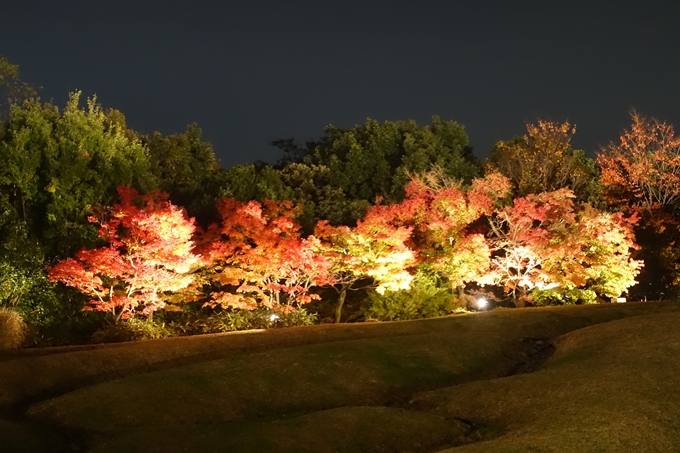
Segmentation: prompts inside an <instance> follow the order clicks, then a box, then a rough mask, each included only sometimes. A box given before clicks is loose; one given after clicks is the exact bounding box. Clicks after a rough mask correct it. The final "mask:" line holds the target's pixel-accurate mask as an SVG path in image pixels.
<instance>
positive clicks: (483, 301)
mask: <svg viewBox="0 0 680 453" xmlns="http://www.w3.org/2000/svg"><path fill="white" fill-rule="evenodd" d="M488 305H489V302H488V301H487V300H486V299H484V298H483V297H480V298H479V299H477V308H478V309H480V310H484V309H485V308H486V307H487V306H488Z"/></svg>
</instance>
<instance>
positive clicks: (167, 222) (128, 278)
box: [48, 187, 198, 322]
mask: <svg viewBox="0 0 680 453" xmlns="http://www.w3.org/2000/svg"><path fill="white" fill-rule="evenodd" d="M118 194H119V197H120V202H119V203H117V204H115V205H114V206H113V207H112V208H110V209H108V210H105V211H103V212H101V213H100V214H99V215H98V216H91V217H90V218H89V220H90V221H91V222H93V223H98V224H99V225H100V228H99V235H100V236H101V237H102V238H104V239H106V240H107V241H108V242H109V245H108V246H106V247H101V248H98V249H93V250H86V249H83V250H81V251H79V252H78V253H77V254H76V256H75V258H68V259H65V260H62V261H60V262H58V263H57V264H56V265H55V266H53V267H51V268H50V269H49V270H48V275H49V278H50V280H52V281H59V282H62V283H64V284H65V285H67V286H72V287H74V288H76V289H78V290H79V291H81V292H82V293H84V294H86V295H88V296H90V297H92V299H91V300H90V306H87V307H85V308H84V309H85V310H92V309H94V310H98V311H105V312H109V313H111V315H112V317H113V320H114V322H117V321H119V320H121V319H126V318H129V317H132V316H135V315H138V314H139V315H143V316H147V317H152V315H153V312H154V311H156V310H158V309H160V308H163V307H164V306H165V300H164V298H163V297H164V294H165V293H168V292H174V291H179V290H181V289H184V288H186V287H188V286H189V285H190V284H191V282H192V281H193V276H192V275H191V274H190V273H189V272H190V271H191V269H192V267H193V266H194V265H196V264H197V263H198V256H196V255H194V254H193V252H192V248H193V243H192V241H191V237H192V235H193V233H194V228H195V227H194V223H193V219H188V218H187V217H186V215H185V212H184V210H182V209H180V208H178V207H176V206H174V205H172V204H171V203H170V202H169V201H168V200H167V196H166V195H164V194H160V193H154V194H149V195H139V194H138V193H137V192H136V191H135V190H134V189H130V188H126V187H119V188H118Z"/></svg>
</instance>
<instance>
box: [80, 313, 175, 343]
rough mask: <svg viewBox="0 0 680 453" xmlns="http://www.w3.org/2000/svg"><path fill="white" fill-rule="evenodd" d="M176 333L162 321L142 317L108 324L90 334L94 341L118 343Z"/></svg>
mask: <svg viewBox="0 0 680 453" xmlns="http://www.w3.org/2000/svg"><path fill="white" fill-rule="evenodd" d="M175 335H176V332H175V331H174V330H173V329H172V328H170V327H168V326H166V325H165V323H162V322H154V321H150V320H148V319H143V318H130V319H128V320H126V321H122V322H118V323H115V324H109V325H107V326H106V327H104V328H102V329H100V330H98V331H96V332H95V333H94V335H92V341H94V342H95V343H120V342H123V341H139V340H155V339H158V338H168V337H173V336H175Z"/></svg>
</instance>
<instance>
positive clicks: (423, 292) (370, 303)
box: [364, 270, 455, 321]
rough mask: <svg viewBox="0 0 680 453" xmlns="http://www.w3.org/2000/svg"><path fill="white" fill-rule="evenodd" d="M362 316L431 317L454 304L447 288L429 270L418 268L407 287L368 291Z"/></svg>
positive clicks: (387, 317)
mask: <svg viewBox="0 0 680 453" xmlns="http://www.w3.org/2000/svg"><path fill="white" fill-rule="evenodd" d="M366 302H367V303H366V308H364V316H365V317H366V319H374V320H378V321H396V320H405V319H418V318H431V317H434V316H443V315H446V314H448V313H450V312H451V311H452V310H453V309H454V308H455V307H454V297H453V295H452V293H451V290H450V289H449V288H448V287H445V286H444V285H443V282H442V281H441V280H440V279H439V278H438V277H437V276H436V275H435V274H433V273H430V272H428V271H425V270H419V271H418V272H417V273H416V275H415V277H414V278H413V281H412V282H411V289H409V290H408V291H396V292H395V291H385V294H384V295H381V294H378V293H377V292H376V291H370V292H369V293H368V296H367V298H366Z"/></svg>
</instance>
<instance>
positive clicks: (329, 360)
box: [0, 303, 680, 453]
mask: <svg viewBox="0 0 680 453" xmlns="http://www.w3.org/2000/svg"><path fill="white" fill-rule="evenodd" d="M649 313H651V314H653V313H660V315H659V316H657V317H656V318H654V319H655V320H656V319H658V320H671V319H674V320H675V321H676V322H677V319H676V318H678V317H680V304H677V303H646V304H618V305H599V306H570V307H550V308H540V309H521V310H520V309H515V310H495V311H492V312H488V313H479V314H471V315H465V316H455V317H447V318H439V319H431V320H419V321H409V322H399V323H378V324H362V325H354V326H312V327H308V328H307V327H305V328H295V329H290V331H289V333H286V332H285V331H279V332H277V333H274V334H271V333H270V332H260V333H257V334H252V335H242V334H241V335H233V336H229V335H227V336H221V337H219V338H218V337H210V338H208V339H201V338H196V339H178V340H174V339H173V340H162V341H158V342H147V343H146V344H140V343H133V344H130V345H118V346H117V347H116V348H100V349H97V350H91V351H80V352H73V353H60V354H56V355H35V354H34V355H33V356H31V355H30V354H28V355H27V356H26V357H24V358H23V360H22V359H21V358H16V357H15V358H13V359H12V360H10V361H5V362H4V363H3V365H6V364H11V366H13V367H15V369H16V370H18V368H16V367H18V366H20V364H22V363H23V364H24V365H28V364H31V363H33V364H38V365H40V366H42V367H44V368H45V369H50V367H53V368H54V369H58V370H59V376H60V378H59V379H56V378H55V379H54V380H52V381H50V380H49V378H45V377H44V378H43V380H38V379H36V380H35V384H31V382H32V381H30V379H29V380H26V381H24V382H23V386H22V387H17V390H16V391H17V392H19V391H20V392H23V394H26V395H31V394H32V392H34V390H31V389H32V388H33V387H31V386H32V385H34V386H35V388H45V386H46V385H47V384H46V382H45V380H47V381H48V383H50V384H51V385H52V386H54V388H58V387H59V385H62V384H63V382H68V379H69V376H74V375H75V373H77V372H78V371H82V372H84V373H94V371H93V369H92V368H89V367H91V366H92V363H93V360H94V363H96V364H99V366H100V367H102V369H103V370H104V371H102V373H101V374H100V375H98V377H97V379H98V380H100V381H102V382H99V383H95V384H93V385H86V386H83V387H81V388H78V389H76V390H74V391H70V392H65V393H63V394H61V395H59V396H56V397H54V398H50V399H47V400H44V401H42V402H39V403H36V404H34V405H32V407H30V409H29V411H28V413H29V415H30V416H31V417H33V418H34V419H35V420H38V421H40V422H43V423H48V424H52V425H53V426H55V427H59V429H62V430H64V431H65V432H77V433H85V442H86V443H87V444H88V445H89V446H90V448H91V449H92V451H111V452H113V451H164V452H169V453H172V452H175V451H177V452H179V451H321V452H323V451H329V452H330V451H348V452H349V451H379V452H382V451H395V452H396V451H399V452H402V451H403V452H407V451H412V452H421V451H422V452H425V451H435V450H437V449H445V448H447V447H452V446H456V445H458V447H457V448H463V449H465V448H481V449H480V450H470V451H532V450H531V448H543V450H540V449H539V450H536V451H569V450H559V449H558V450H550V449H547V450H546V449H545V448H552V446H551V445H552V444H545V443H542V442H543V440H542V439H544V438H545V436H558V437H559V432H560V431H559V430H560V429H561V430H562V432H563V433H564V437H565V439H569V438H571V436H572V434H570V433H573V432H578V431H579V430H580V429H584V427H583V426H582V424H581V422H579V420H581V419H583V420H587V417H583V415H582V414H581V411H586V412H587V411H589V410H590V408H589V406H587V404H590V403H587V404H586V403H584V404H586V405H585V406H583V407H581V406H576V405H574V406H570V407H571V409H569V410H571V411H572V412H573V414H572V416H571V418H567V419H565V420H560V419H559V417H558V416H557V415H558V413H559V412H560V411H559V410H557V409H555V408H556V407H557V406H559V404H560V403H562V402H564V401H571V400H573V401H586V400H583V399H581V400H579V399H578V398H577V396H578V397H579V398H581V397H582V396H583V395H584V394H586V393H584V392H586V389H588V388H589V387H588V385H590V382H591V381H594V382H596V381H597V380H598V379H600V380H601V382H602V386H603V387H604V386H605V383H606V384H607V385H610V386H611V387H612V388H613V389H614V390H612V392H613V393H611V394H608V397H607V398H608V399H607V401H610V403H607V404H609V406H607V405H606V404H605V402H604V400H598V401H602V402H601V403H599V402H598V403H597V405H595V406H593V412H597V413H598V414H600V415H597V416H594V417H595V418H594V419H593V420H598V421H599V422H600V423H603V420H604V419H605V418H606V417H605V414H608V411H616V410H617V409H616V408H617V407H618V403H617V402H616V398H617V395H622V396H621V397H627V395H629V393H630V391H631V390H630V388H629V386H632V385H633V382H632V381H626V382H627V383H624V384H621V385H622V386H623V387H621V386H618V384H617V385H614V383H615V382H616V381H617V375H618V374H619V373H624V370H625V367H623V366H621V367H619V369H617V370H616V372H612V371H610V368H602V367H599V365H600V364H602V363H606V362H605V361H603V358H602V354H604V353H603V352H602V351H603V350H607V349H606V348H605V345H610V346H608V347H614V346H611V345H617V344H618V343H619V337H618V335H619V333H616V331H614V332H609V331H607V330H603V331H602V333H598V332H600V331H599V330H598V329H600V327H601V328H602V329H604V328H605V327H606V326H610V325H618V324H617V323H607V322H608V321H613V320H617V319H621V318H627V317H631V316H637V315H646V314H649ZM645 319H649V318H648V317H647V316H645V317H644V318H643V317H636V318H632V319H630V323H629V324H630V326H632V327H631V328H635V327H636V326H639V328H643V327H642V326H644V329H646V330H648V331H650V332H654V331H656V330H657V329H656V327H654V326H656V325H657V324H656V321H655V322H652V323H647V324H643V323H642V320H645ZM621 322H623V321H621ZM599 323H607V324H602V326H595V327H588V326H593V325H595V324H599ZM619 323H620V322H619ZM583 328H586V329H583ZM578 329H583V330H578ZM569 332H573V333H572V334H571V335H574V336H573V337H571V336H566V337H564V338H562V339H560V341H559V343H558V352H557V354H556V356H555V357H554V358H553V359H552V360H551V361H550V363H549V365H548V366H546V367H545V368H543V369H541V371H539V372H537V373H532V374H526V375H520V376H511V377H507V378H500V376H503V375H505V374H506V373H507V372H508V370H510V369H512V367H513V366H514V365H515V364H516V363H518V362H520V361H522V360H523V359H525V358H526V353H527V349H526V347H525V346H526V342H525V341H523V340H522V339H523V338H525V337H531V338H557V337H558V336H561V335H564V334H567V333H569ZM584 332H585V333H588V332H591V333H590V334H588V335H590V336H588V337H584V338H586V339H585V340H583V341H577V339H578V337H577V336H576V335H581V334H584V335H585V333H584ZM606 332H608V333H606ZM287 335H288V336H289V338H287ZM621 335H626V336H628V337H630V338H636V335H637V334H635V333H634V332H626V333H624V332H623V331H622V332H621ZM658 335H660V337H659V338H657V340H659V341H654V342H649V341H642V342H641V343H639V347H640V348H639V349H636V350H635V351H636V352H635V354H637V355H644V356H645V357H647V356H648V355H649V354H648V353H647V350H646V348H647V347H648V346H649V347H651V345H652V344H653V345H654V347H656V348H660V349H659V351H662V350H663V349H662V346H661V343H662V341H661V340H660V339H662V338H670V337H669V335H670V334H669V330H668V327H666V328H664V329H662V330H659V332H658ZM664 335H665V336H664ZM600 337H602V338H604V339H603V340H602V342H600V343H598V342H597V339H598V338H600ZM605 337H606V338H605ZM272 339H275V340H276V341H271V340H272ZM187 340H189V341H187ZM192 341H193V342H194V343H192ZM201 341H206V342H207V343H205V344H207V345H209V348H210V354H207V353H206V352H205V351H203V352H204V356H205V360H203V361H200V360H199V361H196V360H193V361H192V360H187V361H186V363H185V362H182V361H181V360H179V361H178V360H177V359H173V360H172V361H171V362H168V364H167V367H165V368H164V369H155V370H153V369H152V370H151V371H149V370H148V369H144V367H142V368H135V367H134V366H133V364H131V363H130V361H132V362H134V361H135V360H137V361H140V362H142V363H146V364H147V365H148V364H149V363H150V362H151V361H152V358H154V357H155V358H163V357H168V356H172V357H187V358H191V357H192V355H191V354H189V353H182V351H178V352H175V353H172V354H170V352H168V351H169V350H171V349H172V348H174V347H178V346H177V345H184V347H185V348H195V347H196V344H200V342H201ZM570 341H571V343H570ZM630 341H633V340H630ZM307 343H311V344H307ZM570 344H571V345H572V346H570ZM234 345H238V347H236V346H234ZM258 345H259V346H258ZM629 346H630V345H629ZM663 347H665V348H668V347H670V348H671V349H666V353H668V354H670V353H672V352H673V351H674V349H673V347H671V346H663ZM126 348H128V351H129V352H130V354H129V355H128V357H130V359H129V360H128V362H123V359H124V358H125V352H126ZM161 348H165V349H161ZM569 348H571V349H569ZM584 348H585V349H584ZM195 350H196V351H199V350H200V348H198V349H195ZM142 351H146V352H147V353H148V354H149V355H148V356H145V355H144V354H142V353H141V352H142ZM185 352H186V351H185ZM64 354H65V355H64ZM69 354H76V355H74V356H70V355H69ZM77 354H81V355H77ZM205 354H207V355H205ZM655 354H656V353H655ZM605 355H606V354H605ZM610 355H611V354H610ZM76 356H77V357H78V359H77V360H76V359H75V357H76ZM69 357H71V360H70V361H69V360H68V358H69ZM607 357H609V355H607ZM655 357H657V358H659V359H660V358H661V357H663V355H658V354H657V355H656V356H655ZM208 359H210V360H208ZM60 360H61V361H63V360H66V363H69V364H70V369H69V370H66V369H61V368H59V366H58V363H62V362H61V361H60ZM78 363H82V368H81V369H80V370H79V369H78ZM118 363H121V365H120V368H116V364H118ZM158 363H159V364H160V365H163V363H165V362H162V361H161V360H160V359H159V361H158ZM645 363H646V364H647V365H649V362H645ZM48 365H49V366H48ZM161 368H163V367H162V366H161ZM591 368H592V369H591ZM117 369H118V374H116V370H117ZM0 371H2V370H0ZM71 371H72V374H69V372H71ZM142 371H144V372H142ZM635 373H636V375H638V376H639V375H641V373H642V371H641V370H640V369H638V370H637V371H636V372H635ZM121 375H124V377H122V378H121V377H120V376H121ZM563 375H564V376H566V377H565V378H564V379H563V378H562V376H563ZM657 377H659V376H656V375H654V376H651V377H650V378H649V379H647V380H646V381H643V382H644V385H642V384H641V383H640V382H636V383H635V387H636V390H635V391H636V392H638V393H635V394H636V395H644V392H651V393H650V395H651V396H652V397H655V395H656V393H655V390H653V385H656V383H655V379H656V378H657ZM1 378H2V372H0V382H2V381H1ZM523 379H528V380H527V381H522V380H523ZM531 379H535V381H532V380H531ZM670 382H672V379H670ZM556 383H558V384H559V385H557V384H556ZM572 388H573V389H577V390H578V393H576V394H574V393H572V391H571V389H572ZM664 388H665V389H666V390H668V386H666V387H664ZM436 389H439V390H436ZM518 389H521V390H522V392H519V390H518ZM640 389H642V390H640ZM575 391H576V390H575ZM429 392H431V393H429ZM626 392H628V393H626ZM598 394H599V393H598ZM513 395H518V396H517V397H516V398H515V397H514V396H513ZM414 396H415V402H414V404H409V402H410V401H411V400H412V399H413V398H414ZM505 397H507V398H510V399H509V400H508V402H505V400H504V399H503V398H505ZM641 398H642V397H640V398H638V399H636V398H633V399H631V401H633V402H632V403H631V404H632V406H631V407H637V405H638V404H639V405H640V408H641V409H644V410H648V409H649V408H647V407H646V406H645V407H643V406H644V405H643V402H644V401H643V399H641ZM10 400H11V398H10ZM588 401H590V400H588ZM677 402H678V401H676V402H675V403H677ZM675 403H673V404H675ZM593 404H595V403H593ZM514 405H516V406H514ZM492 408H495V412H494V411H493V410H491V409H492ZM626 409H629V408H628V406H626ZM650 410H651V409H650ZM551 411H552V412H551ZM544 412H545V414H548V415H544ZM567 413H570V412H569V411H567ZM457 419H466V420H470V422H471V423H472V425H471V426H468V425H466V424H465V423H461V422H460V421H457ZM674 421H675V419H673V420H669V422H674ZM589 423H590V421H589ZM410 426H412V427H413V428H410ZM535 426H544V427H547V428H546V431H544V432H543V431H536V430H535V429H534V428H531V427H535ZM588 426H589V425H588ZM600 426H604V425H602V424H601V425H600ZM654 426H656V425H654ZM628 428H629V427H626V429H628ZM531 429H534V430H533V431H531ZM522 430H529V431H526V432H527V433H529V434H530V435H531V436H532V437H522V436H523V435H524V434H522V435H520V434H521V433H523V432H525V431H522ZM516 433H520V434H516ZM546 433H547V434H546ZM515 434H516V435H517V436H519V437H513V436H515ZM527 435H528V434H527ZM542 436H543V437H542ZM501 439H515V441H517V442H519V443H516V444H513V443H509V444H508V448H509V449H507V450H495V449H492V448H489V449H486V450H485V449H484V448H483V445H484V444H486V443H488V442H500V441H501ZM522 439H524V440H526V439H531V442H532V443H531V444H526V443H525V444H522V443H521V442H520V441H521V440H522ZM626 439H628V438H625V439H624V440H623V441H625V442H627V440H626ZM471 442H481V443H471ZM513 442H514V441H513ZM565 442H566V441H565ZM625 442H624V443H625ZM133 445H139V446H143V447H144V448H143V449H139V450H133V449H131V448H132V446H133ZM226 445H230V446H232V447H230V448H228V449H225V448H226V447H225V446H226ZM493 445H497V444H493ZM498 445H500V444H498ZM546 445H547V447H546ZM555 445H558V446H562V447H564V448H571V444H569V443H568V442H567V443H563V444H559V443H557V444H555ZM593 445H595V447H597V448H600V447H602V448H606V447H607V445H608V444H593ZM581 446H582V445H581ZM140 448H141V447H140ZM499 448H505V447H503V446H502V445H501V446H499ZM512 448H519V450H517V449H516V450H512ZM522 448H524V450H522ZM527 448H529V449H527ZM36 451H39V450H36ZM453 451H456V450H453ZM461 451H467V450H461ZM574 451H576V450H574ZM580 451H589V450H580ZM592 451H597V450H592ZM603 451H627V450H603ZM630 451H632V450H630ZM641 451H642V450H641Z"/></svg>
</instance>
